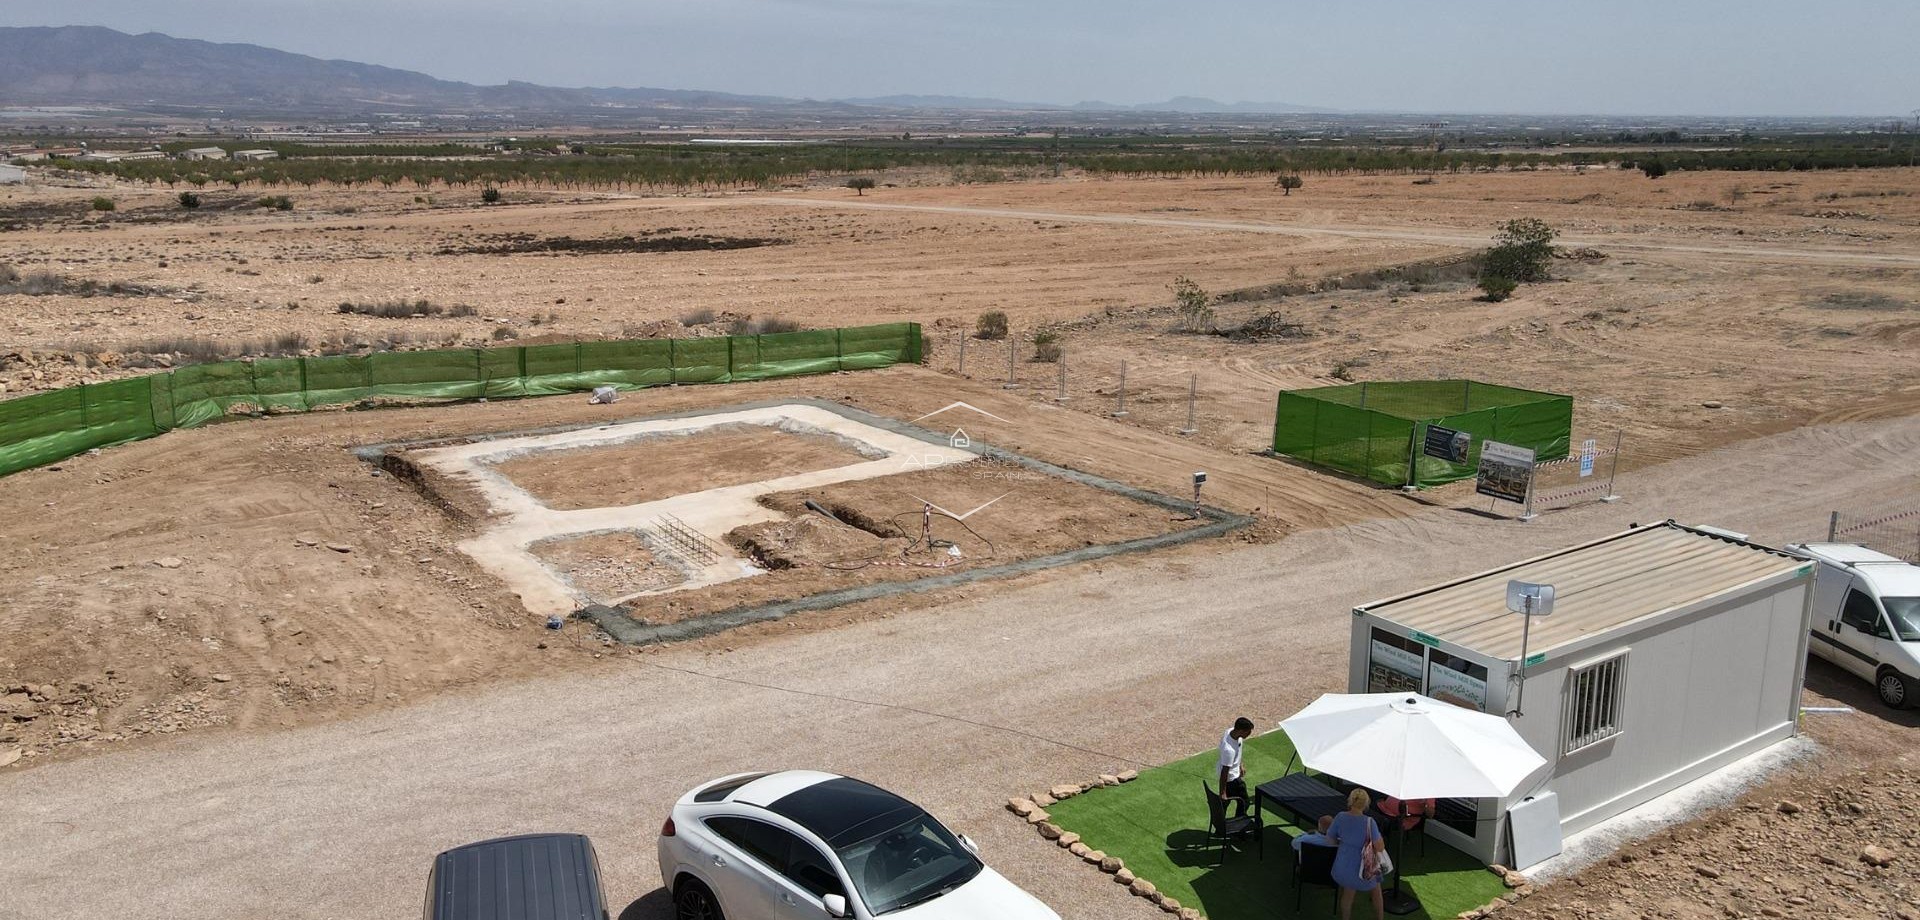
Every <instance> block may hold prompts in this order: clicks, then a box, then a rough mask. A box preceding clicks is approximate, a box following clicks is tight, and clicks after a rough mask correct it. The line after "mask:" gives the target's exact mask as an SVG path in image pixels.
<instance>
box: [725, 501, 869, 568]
mask: <svg viewBox="0 0 1920 920" xmlns="http://www.w3.org/2000/svg"><path fill="white" fill-rule="evenodd" d="M727 542H728V543H730V544H732V545H734V546H737V547H739V548H740V550H741V551H742V552H744V553H746V554H747V556H748V557H749V558H752V559H753V560H754V561H755V562H758V563H760V564H761V565H763V566H766V567H767V568H769V569H802V568H808V567H812V566H823V565H828V564H830V563H848V562H858V561H860V560H863V559H871V558H874V557H876V556H882V555H890V554H893V553H897V552H899V550H900V547H901V546H904V545H905V543H906V541H904V540H899V539H882V538H880V537H878V536H875V535H874V534H871V533H868V532H867V531H864V530H861V529H860V528H858V527H851V526H848V525H846V524H842V523H840V522H838V521H833V520H829V519H828V518H827V517H825V516H824V515H821V514H819V513H817V512H815V513H808V514H804V515H802V516H800V517H796V518H793V519H792V520H787V521H770V522H767V523H764V524H749V525H747V526H745V527H739V528H735V529H734V530H733V531H732V532H731V533H728V534H727Z"/></svg>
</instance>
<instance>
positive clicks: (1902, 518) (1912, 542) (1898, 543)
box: [1827, 483, 1920, 564]
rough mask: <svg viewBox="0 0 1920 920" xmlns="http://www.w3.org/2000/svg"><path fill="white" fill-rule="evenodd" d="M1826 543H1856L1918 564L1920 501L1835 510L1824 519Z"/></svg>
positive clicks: (1919, 549) (1919, 562)
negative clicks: (1825, 523) (1869, 507)
mask: <svg viewBox="0 0 1920 920" xmlns="http://www.w3.org/2000/svg"><path fill="white" fill-rule="evenodd" d="M1916 486H1920V483H1916ZM1827 542H1829V543H1858V544H1859V545H1861V546H1864V547H1866V548H1868V549H1873V550H1879V551H1880V552H1883V553H1886V554H1887V555H1889V556H1894V557H1897V558H1900V559H1905V560H1906V561H1908V562H1912V563H1916V564H1920V500H1913V501H1908V502H1906V503H1904V504H1898V505H1892V506H1889V505H1879V506H1876V507H1874V508H1871V509H1854V510H1836V511H1834V512H1832V513H1831V514H1830V515H1828V517H1827Z"/></svg>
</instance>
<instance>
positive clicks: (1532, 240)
mask: <svg viewBox="0 0 1920 920" xmlns="http://www.w3.org/2000/svg"><path fill="white" fill-rule="evenodd" d="M1559 235H1560V232H1559V231H1558V230H1555V229H1553V228H1552V227H1549V226H1547V224H1546V222H1545V221H1542V220H1539V219H1536V218H1532V217H1522V218H1518V219H1515V220H1510V221H1507V222H1506V223H1504V224H1501V225H1500V232H1498V233H1496V234H1494V237H1493V242H1494V246H1493V248H1492V249H1489V250H1487V254H1486V256H1485V257H1484V258H1483V260H1482V262H1481V268H1480V278H1481V281H1482V282H1483V283H1482V286H1481V289H1482V290H1488V289H1487V288H1486V286H1485V284H1484V282H1485V280H1486V279H1488V278H1506V279H1509V280H1511V281H1513V282H1515V283H1516V284H1517V283H1520V282H1529V283H1531V282H1539V281H1545V280H1547V266H1548V264H1549V263H1551V262H1552V261H1553V240H1554V238H1555V237H1557V236H1559ZM1512 292H1513V289H1512V288H1508V289H1507V293H1509V294H1511V293H1512ZM1488 293H1489V294H1491V293H1492V291H1491V290H1488ZM1495 299H1496V300H1498V299H1504V298H1503V297H1502V298H1495Z"/></svg>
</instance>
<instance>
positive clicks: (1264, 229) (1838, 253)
mask: <svg viewBox="0 0 1920 920" xmlns="http://www.w3.org/2000/svg"><path fill="white" fill-rule="evenodd" d="M742 201H745V202H751V203H755V204H785V205H801V206H805V207H810V208H823V207H826V208H852V209H858V210H868V211H914V212H921V213H928V214H958V215H966V216H972V217H991V218H1003V219H1010V220H1054V221H1065V222H1067V223H1080V224H1110V225H1117V226H1127V227H1167V228H1172V229H1176V230H1211V231H1216V232H1228V233H1269V234H1276V235H1280V236H1300V237H1336V238H1341V239H1352V240H1380V241H1387V242H1399V243H1431V244H1434V245H1439V246H1461V247H1468V248H1479V247H1482V246H1485V245H1487V234H1486V233H1485V232H1484V231H1482V232H1474V231H1471V230H1460V231H1457V232H1452V233H1446V232H1438V233H1436V232H1433V231H1430V230H1408V229H1398V228H1392V227H1354V226H1348V225H1341V226H1334V225H1323V226H1314V225H1303V224H1269V223H1253V222H1248V221H1237V220H1212V219H1207V218H1191V217H1141V216H1138V215H1133V214H1083V213H1074V212H1068V211H1034V210H1023V209H1014V208H985V207H967V206H964V205H937V204H888V203H883V202H878V201H845V200H831V201H830V200H826V199H820V198H747V199H742ZM1559 242H1560V244H1561V245H1563V246H1604V247H1606V248H1608V249H1613V250H1622V251H1630V252H1678V253H1687V254H1691V255H1703V256H1736V257H1740V258H1748V259H1761V260H1767V261H1792V262H1818V263H1824V264H1837V265H1889V266H1915V265H1920V255H1907V254H1901V253H1888V252H1846V251H1842V250H1835V249H1804V248H1794V249H1781V248H1777V247H1768V246H1700V245H1696V244H1687V243H1674V242H1658V241H1650V240H1623V239H1621V238H1620V237H1617V236H1611V235H1609V236H1603V237H1602V236H1596V237H1584V236H1579V235H1568V236H1564V237H1561V238H1560V240H1559Z"/></svg>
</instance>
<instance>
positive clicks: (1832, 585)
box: [1807, 562, 1853, 667]
mask: <svg viewBox="0 0 1920 920" xmlns="http://www.w3.org/2000/svg"><path fill="white" fill-rule="evenodd" d="M1852 584H1853V575H1852V574H1851V573H1849V572H1848V571H1847V570H1846V569H1843V568H1841V567H1839V566H1837V565H1834V564H1833V563H1830V562H1822V563H1820V572H1819V574H1818V575H1817V576H1816V577H1815V578H1814V579H1813V641H1812V642H1809V643H1807V649H1808V650H1809V651H1811V652H1813V653H1814V654H1815V655H1819V656H1820V657H1822V658H1825V659H1827V660H1828V661H1831V662H1834V663H1836V664H1839V663H1840V659H1841V658H1842V657H1844V656H1843V655H1842V653H1841V652H1840V651H1839V650H1838V649H1837V648H1835V647H1834V644H1835V643H1837V642H1838V641H1840V640H1839V636H1840V605H1841V604H1842V603H1844V602H1845V601H1846V599H1847V589H1848V588H1849V587H1851V586H1852ZM1841 666H1842V667H1845V665H1841Z"/></svg>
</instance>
